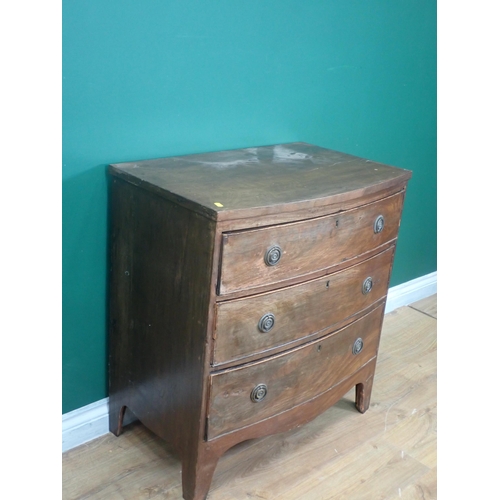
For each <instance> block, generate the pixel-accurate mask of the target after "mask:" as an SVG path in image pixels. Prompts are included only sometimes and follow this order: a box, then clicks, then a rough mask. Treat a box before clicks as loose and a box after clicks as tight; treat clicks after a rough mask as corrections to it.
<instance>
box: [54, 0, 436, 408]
mask: <svg viewBox="0 0 500 500" xmlns="http://www.w3.org/2000/svg"><path fill="white" fill-rule="evenodd" d="M291 141H305V142H310V143H313V144H317V145H319V146H323V147H327V148H332V149H336V150H339V151H344V152H347V153H351V154H355V155H359V156H362V157H366V158H369V159H372V160H376V161H380V162H385V163H389V164H391V165H395V166H399V167H403V168H407V169H411V170H413V172H414V175H413V178H412V180H411V181H410V185H409V190H408V195H407V199H406V206H405V210H404V215H403V222H402V228H401V232H400V241H399V247H398V252H397V257H396V262H395V266H394V272H393V276H392V281H391V285H392V286H394V285H397V284H399V283H402V282H405V281H408V280H411V279H414V278H417V277H419V276H422V275H425V274H428V273H431V272H433V271H435V270H436V1H435V0H381V1H373V0H357V1H356V0H354V1H353V0H344V1H337V0H330V1H326V0H323V1H320V0H316V1H310V2H307V1H304V0H300V1H297V0H286V1H284V0H266V1H262V0H254V1H252V2H248V1H241V0H217V1H211V2H209V1H207V0H199V1H193V0H183V1H182V2H180V1H170V0H144V1H141V2H138V1H135V0H134V1H131V0H120V1H117V0H107V1H103V0H86V1H84V2H83V1H82V2H76V1H69V0H63V412H68V411H70V410H73V409H75V408H78V407H81V406H84V405H86V404H89V403H91V402H94V401H97V400H99V399H102V398H104V397H106V396H107V378H106V325H105V303H106V301H105V297H106V226H107V187H106V176H105V168H106V165H107V164H108V163H111V162H121V161H128V160H134V159H136V160H137V159H145V158H153V157H160V156H171V155H179V154H189V153H197V152H206V151H215V150H221V149H232V148H240V147H251V146H259V145H267V144H276V143H281V142H291Z"/></svg>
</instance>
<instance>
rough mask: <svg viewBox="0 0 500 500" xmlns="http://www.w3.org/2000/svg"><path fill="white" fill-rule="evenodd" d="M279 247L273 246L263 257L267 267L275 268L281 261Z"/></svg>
mask: <svg viewBox="0 0 500 500" xmlns="http://www.w3.org/2000/svg"><path fill="white" fill-rule="evenodd" d="M281 253H282V251H281V247H280V246H279V245H273V246H272V247H271V248H268V249H267V252H266V255H265V256H264V262H265V263H266V264H267V265H268V266H275V265H276V264H277V263H278V262H279V261H280V259H281Z"/></svg>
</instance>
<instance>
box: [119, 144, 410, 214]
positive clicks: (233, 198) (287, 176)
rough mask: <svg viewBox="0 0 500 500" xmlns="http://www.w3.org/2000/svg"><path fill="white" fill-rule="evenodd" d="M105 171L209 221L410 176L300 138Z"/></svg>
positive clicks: (355, 193) (345, 194) (335, 198)
mask: <svg viewBox="0 0 500 500" xmlns="http://www.w3.org/2000/svg"><path fill="white" fill-rule="evenodd" d="M110 173H111V175H114V176H117V177H121V178H123V179H124V180H126V181H128V182H130V183H132V184H135V185H140V186H142V187H143V188H145V189H148V190H150V191H153V192H156V193H157V194H160V195H161V196H164V197H166V198H168V199H171V200H172V201H175V202H176V203H179V204H181V205H184V206H187V207H188V208H190V209H191V210H194V211H196V212H198V213H201V214H203V215H205V216H207V217H209V218H211V219H214V220H224V219H231V218H232V217H234V216H235V214H236V213H238V214H241V213H242V212H243V213H245V212H248V211H249V210H252V211H253V213H254V214H255V213H256V210H257V211H258V210H259V208H260V209H262V210H265V211H266V212H267V213H270V212H272V211H273V210H276V211H278V210H280V208H281V207H283V206H284V205H297V206H301V207H302V208H303V207H307V206H308V204H309V205H311V204H314V203H316V202H318V200H322V201H323V202H324V203H325V204H326V203H333V202H339V201H348V200H350V199H354V198H358V197H360V196H363V195H365V194H373V193H376V192H378V191H382V190H384V189H388V188H390V187H392V186H397V185H399V184H402V183H404V182H405V181H407V180H408V179H409V178H410V177H411V172H410V171H409V170H404V169H401V168H395V167H391V166H388V165H384V164H381V163H377V162H374V161H371V160H366V159H364V158H359V157H356V156H352V155H349V154H345V153H340V152H338V151H333V150H330V149H325V148H322V147H319V146H314V145H311V144H307V143H303V142H295V143H288V144H278V145H272V146H262V147H255V148H245V149H235V150H229V151H219V152H215V153H204V154H195V155H186V156H177V157H170V158H159V159H152V160H142V161H137V162H127V163H119V164H113V165H111V166H110Z"/></svg>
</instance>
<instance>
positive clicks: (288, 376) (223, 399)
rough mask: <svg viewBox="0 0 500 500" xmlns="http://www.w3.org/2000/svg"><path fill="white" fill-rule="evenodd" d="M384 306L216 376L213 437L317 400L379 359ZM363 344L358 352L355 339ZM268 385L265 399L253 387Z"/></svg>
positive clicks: (210, 431) (211, 420)
mask: <svg viewBox="0 0 500 500" xmlns="http://www.w3.org/2000/svg"><path fill="white" fill-rule="evenodd" d="M383 312H384V307H383V305H382V306H379V307H378V308H377V309H375V310H374V311H372V312H370V313H368V314H367V315H366V316H363V317H362V318H360V319H359V320H357V321H355V322H354V323H351V324H350V325H349V326H347V327H345V328H343V329H342V330H340V331H336V332H334V333H333V334H331V335H327V336H324V337H322V338H321V339H319V340H316V341H314V342H311V343H309V344H306V345H305V346H301V347H298V348H296V349H294V350H292V351H291V352H286V353H284V354H280V355H277V356H274V357H271V358H266V359H264V360H262V361H257V362H255V363H250V364H249V365H244V366H242V367H238V368H234V369H229V370H226V371H223V372H222V373H215V374H214V375H212V376H211V391H210V405H209V408H208V412H209V416H208V439H209V440H210V439H212V438H214V437H216V436H218V435H221V434H225V433H227V432H231V431H234V430H236V429H239V428H242V427H246V426H248V425H251V424H253V423H255V422H259V421H261V420H264V419H266V418H269V417H272V416H273V415H276V414H279V413H281V412H283V411H285V410H288V409H289V408H292V407H294V406H296V405H299V404H302V403H304V402H305V401H307V400H309V399H313V397H316V396H318V395H320V394H322V393H323V392H326V391H327V390H329V389H331V388H332V387H333V386H335V385H337V384H338V383H339V382H341V381H342V380H343V379H347V378H349V377H350V376H351V375H352V374H354V373H355V372H356V371H357V370H359V369H360V368H361V367H362V366H364V365H365V364H366V363H368V362H369V361H370V360H372V359H373V358H375V356H376V355H377V348H378V343H379V335H380V324H381V321H382V315H383ZM358 338H361V339H362V341H363V344H364V345H363V348H362V350H361V352H359V353H358V354H353V345H354V342H355V341H356V340H357V339H358ZM259 384H265V385H266V386H267V390H268V393H267V396H266V397H265V398H264V399H263V400H262V401H260V402H258V403H254V402H252V400H251V399H250V394H251V392H252V390H253V388H254V387H255V386H257V385H259Z"/></svg>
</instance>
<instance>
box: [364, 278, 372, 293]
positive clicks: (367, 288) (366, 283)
mask: <svg viewBox="0 0 500 500" xmlns="http://www.w3.org/2000/svg"><path fill="white" fill-rule="evenodd" d="M372 288H373V280H372V279H371V278H370V277H368V278H366V279H365V281H363V295H366V294H367V293H369V292H370V291H371V289H372Z"/></svg>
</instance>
